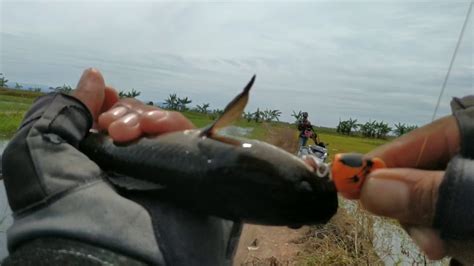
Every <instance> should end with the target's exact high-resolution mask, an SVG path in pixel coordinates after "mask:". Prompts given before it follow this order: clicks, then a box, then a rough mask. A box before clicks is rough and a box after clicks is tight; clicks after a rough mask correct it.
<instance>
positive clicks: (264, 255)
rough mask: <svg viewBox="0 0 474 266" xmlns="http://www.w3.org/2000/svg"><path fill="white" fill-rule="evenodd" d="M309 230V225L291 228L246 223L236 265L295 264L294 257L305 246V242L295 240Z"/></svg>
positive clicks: (236, 257)
mask: <svg viewBox="0 0 474 266" xmlns="http://www.w3.org/2000/svg"><path fill="white" fill-rule="evenodd" d="M308 230H309V228H308V227H302V228H300V229H290V228H288V227H282V226H261V225H245V226H244V230H243V232H242V236H241V238H240V242H239V246H238V249H237V253H236V256H235V258H234V266H240V265H294V263H293V261H294V260H293V259H294V257H295V256H296V255H298V254H299V253H300V252H301V251H302V248H303V244H297V243H295V242H297V240H299V239H301V238H303V237H304V235H305V234H306V232H307V231H308ZM255 239H256V245H255Z"/></svg>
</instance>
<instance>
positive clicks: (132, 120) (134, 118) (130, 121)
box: [122, 113, 138, 126]
mask: <svg viewBox="0 0 474 266" xmlns="http://www.w3.org/2000/svg"><path fill="white" fill-rule="evenodd" d="M122 121H123V123H124V124H125V125H127V126H135V125H136V124H138V115H137V114H135V113H133V114H128V115H126V116H124V117H122Z"/></svg>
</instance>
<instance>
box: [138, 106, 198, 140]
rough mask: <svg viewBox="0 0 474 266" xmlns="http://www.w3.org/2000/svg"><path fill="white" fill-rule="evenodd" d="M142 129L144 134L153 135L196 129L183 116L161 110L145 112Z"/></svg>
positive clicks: (141, 121)
mask: <svg viewBox="0 0 474 266" xmlns="http://www.w3.org/2000/svg"><path fill="white" fill-rule="evenodd" d="M140 127H141V130H142V131H143V132H144V133H146V134H151V135H154V134H162V133H166V132H172V131H179V130H185V129H192V128H195V127H194V125H193V124H192V123H191V121H189V120H188V119H187V118H186V117H184V116H183V115H182V114H180V113H178V112H170V111H165V110H159V109H154V110H150V111H146V112H144V113H143V114H142V118H141V120H140Z"/></svg>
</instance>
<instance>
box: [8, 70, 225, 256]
mask: <svg viewBox="0 0 474 266" xmlns="http://www.w3.org/2000/svg"><path fill="white" fill-rule="evenodd" d="M114 104H118V105H120V106H119V107H116V108H113V109H110V108H111V106H113V105H114ZM109 109H110V110H109ZM107 110H109V111H108V112H107ZM104 111H106V112H105V113H102V112H104ZM101 113H102V115H101V116H100V119H98V117H99V114H101ZM93 124H96V125H98V126H102V128H103V129H108V130H109V133H110V135H111V137H112V138H114V139H115V140H117V141H128V140H132V139H135V138H138V137H140V136H141V135H142V134H144V133H162V132H166V131H169V130H180V129H185V128H190V127H192V124H191V123H190V122H189V121H188V120H187V119H185V118H184V117H183V116H182V115H180V114H178V113H175V112H165V111H159V110H157V109H156V108H151V107H145V106H144V105H143V104H140V103H138V102H137V101H132V100H127V101H123V102H118V96H117V93H116V92H115V91H114V90H113V89H112V88H110V87H106V86H105V82H104V79H103V77H102V75H101V74H100V73H99V72H98V71H97V70H94V69H89V70H86V71H85V72H84V74H83V76H82V78H81V80H80V81H79V84H78V86H77V89H76V90H75V92H74V95H73V97H71V96H67V95H63V94H50V95H46V96H43V97H41V98H39V99H38V100H37V101H36V102H35V103H34V105H33V107H32V108H31V109H30V110H29V111H28V112H27V114H26V116H25V119H24V121H23V122H22V124H21V126H20V129H19V130H18V132H17V133H16V135H15V136H14V137H13V139H12V140H11V141H10V143H9V145H8V146H7V148H6V149H5V151H4V154H3V158H2V164H3V176H4V179H5V186H6V190H7V196H8V201H9V203H10V206H11V209H12V211H13V212H14V223H13V225H12V227H11V228H10V229H9V230H8V246H9V250H10V252H11V254H12V255H11V256H10V258H8V259H7V260H6V261H5V262H4V263H5V264H9V263H10V264H15V263H17V264H24V263H30V264H41V263H43V264H61V263H72V262H75V263H78V264H82V262H84V263H87V262H89V263H90V262H91V261H95V262H98V263H102V264H107V263H110V264H127V265H131V264H140V263H146V264H158V265H165V264H172V265H191V264H203V263H204V264H206V265H222V264H223V263H224V264H228V263H230V260H229V258H230V257H231V255H232V254H230V256H229V249H230V250H232V249H233V247H232V248H231V247H229V246H228V245H227V244H228V243H229V242H230V241H231V240H232V239H230V230H231V226H232V223H230V222H228V221H223V220H220V219H217V218H212V217H205V216H202V215H199V214H194V213H191V212H189V211H185V210H181V209H177V208H175V207H173V206H171V205H167V204H164V203H159V202H153V201H150V200H148V199H147V197H146V196H141V195H133V196H131V197H130V198H132V197H133V199H132V200H131V199H128V198H126V197H124V196H121V195H119V193H118V192H117V191H116V190H115V188H114V187H112V186H111V185H110V184H109V182H107V179H106V176H104V173H103V172H102V171H101V170H100V169H99V167H98V166H97V165H96V164H95V163H94V162H92V161H91V160H89V159H88V158H87V157H86V156H85V155H84V154H82V153H81V152H80V151H79V150H78V146H79V143H80V141H81V140H82V139H83V138H84V137H85V136H86V134H87V133H88V131H89V129H90V128H91V127H92V125H93ZM206 237H207V241H205V243H201V245H199V243H197V242H198V241H203V239H206ZM45 240H46V241H45ZM38 241H39V242H38ZM196 244H198V245H196ZM226 252H227V253H226ZM230 253H232V252H231V251H230ZM35 260H36V261H35Z"/></svg>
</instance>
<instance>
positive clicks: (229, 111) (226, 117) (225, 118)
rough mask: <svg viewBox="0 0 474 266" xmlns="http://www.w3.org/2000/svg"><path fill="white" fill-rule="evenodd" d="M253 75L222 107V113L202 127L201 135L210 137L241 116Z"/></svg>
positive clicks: (253, 80) (252, 81)
mask: <svg viewBox="0 0 474 266" xmlns="http://www.w3.org/2000/svg"><path fill="white" fill-rule="evenodd" d="M255 77H256V76H255V75H253V77H252V79H251V80H250V81H249V83H248V84H247V86H245V87H244V90H243V91H242V92H241V93H240V94H239V95H237V96H236V97H235V98H234V99H233V100H232V101H231V102H230V103H229V104H228V105H227V106H226V107H225V109H224V113H223V114H222V116H221V117H219V118H218V119H217V120H216V122H214V124H212V125H211V126H209V127H208V128H206V129H204V130H203V131H202V132H201V137H212V138H214V135H215V133H216V132H217V131H218V130H219V129H221V128H224V127H226V126H228V125H230V124H231V123H232V122H234V121H235V120H237V119H238V118H240V117H241V115H242V112H243V111H244V109H245V106H246V105H247V102H248V100H249V91H250V89H251V88H252V85H253V83H254V82H255Z"/></svg>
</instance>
